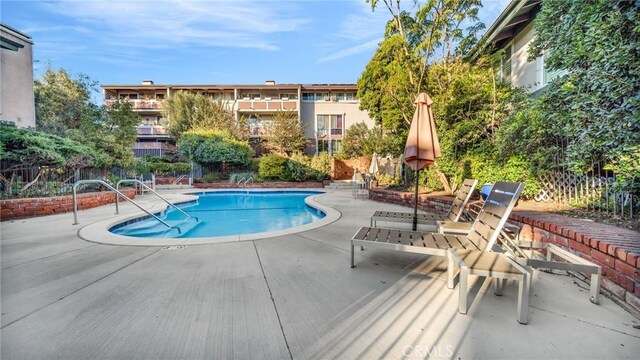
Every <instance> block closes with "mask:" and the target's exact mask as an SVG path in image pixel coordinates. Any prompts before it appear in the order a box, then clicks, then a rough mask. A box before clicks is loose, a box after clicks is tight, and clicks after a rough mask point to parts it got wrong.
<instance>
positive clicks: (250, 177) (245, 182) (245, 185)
mask: <svg viewBox="0 0 640 360" xmlns="http://www.w3.org/2000/svg"><path fill="white" fill-rule="evenodd" d="M249 181H251V184H253V175H249V177H248V178H247V180H245V181H244V184H243V185H244V186H243V188H245V189H246V188H247V183H248V182H249Z"/></svg>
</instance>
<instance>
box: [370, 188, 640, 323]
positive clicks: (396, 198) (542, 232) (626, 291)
mask: <svg viewBox="0 0 640 360" xmlns="http://www.w3.org/2000/svg"><path fill="white" fill-rule="evenodd" d="M369 198H370V199H371V200H375V201H380V202H386V203H392V204H397V205H402V206H407V207H413V203H414V199H415V198H414V196H413V194H411V193H403V192H398V191H392V190H386V189H371V190H370V191H369ZM452 202H453V197H449V196H429V195H420V196H419V197H418V208H419V209H421V210H425V211H430V212H436V213H441V214H444V213H446V211H447V210H448V209H449V206H450V204H451V203H452ZM469 206H472V207H475V208H476V210H478V209H479V206H480V205H479V204H478V203H475V204H474V203H472V204H471V205H469ZM509 222H510V223H514V224H517V225H520V227H521V231H520V239H522V240H526V241H539V242H548V243H552V244H556V245H558V246H561V247H562V248H564V249H567V250H569V251H571V252H572V253H575V254H577V255H579V256H580V257H582V258H584V259H586V260H589V261H592V262H594V263H596V264H598V265H600V266H601V267H602V274H603V279H602V287H604V288H605V289H607V290H608V291H610V292H611V294H612V295H613V296H615V297H616V298H617V299H618V300H619V301H623V302H625V303H626V304H628V305H629V306H631V307H632V308H633V309H635V310H636V311H638V312H640V270H639V269H640V233H638V232H636V231H632V230H628V229H624V228H618V227H614V226H610V225H605V224H599V223H594V222H591V221H587V220H583V219H573V218H570V217H566V216H562V215H556V214H551V213H545V212H537V211H514V212H513V213H512V214H511V216H509Z"/></svg>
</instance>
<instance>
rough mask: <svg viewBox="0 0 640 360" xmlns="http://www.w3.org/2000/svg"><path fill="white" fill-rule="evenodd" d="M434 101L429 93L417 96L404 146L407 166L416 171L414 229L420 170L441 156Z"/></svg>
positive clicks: (416, 223)
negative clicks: (432, 107) (434, 115)
mask: <svg viewBox="0 0 640 360" xmlns="http://www.w3.org/2000/svg"><path fill="white" fill-rule="evenodd" d="M431 103H433V101H432V100H431V98H430V97H429V95H427V94H425V93H420V94H419V95H418V96H417V97H416V101H415V104H416V112H415V113H414V114H413V121H411V128H410V129H409V135H408V136H407V144H406V145H405V147H404V156H403V157H402V161H404V163H405V164H407V166H409V167H410V168H411V169H412V170H415V171H416V190H415V202H414V207H413V230H416V228H417V226H418V181H419V176H418V171H420V170H422V169H424V168H425V167H428V166H430V165H433V163H434V162H435V161H436V159H437V158H439V157H440V155H441V154H440V143H439V142H438V136H437V135H436V122H435V121H434V120H433V113H432V112H431Z"/></svg>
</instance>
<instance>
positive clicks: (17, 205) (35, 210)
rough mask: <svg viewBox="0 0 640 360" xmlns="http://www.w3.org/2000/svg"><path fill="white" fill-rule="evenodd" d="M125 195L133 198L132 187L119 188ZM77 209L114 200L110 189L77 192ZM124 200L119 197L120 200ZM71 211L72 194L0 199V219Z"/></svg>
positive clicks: (109, 202) (133, 191) (88, 207)
mask: <svg viewBox="0 0 640 360" xmlns="http://www.w3.org/2000/svg"><path fill="white" fill-rule="evenodd" d="M120 191H122V192H123V193H124V194H125V195H127V196H128V197H129V198H131V199H133V198H134V197H135V196H136V190H135V189H134V188H125V189H121V190H120ZM77 199H78V209H80V210H82V209H90V208H94V207H98V206H102V205H106V204H111V203H113V202H114V201H115V195H114V194H113V193H112V192H110V191H101V192H92V193H84V194H78V198H77ZM122 201H126V200H124V199H122V198H120V202H122ZM70 211H73V196H72V195H65V196H54V197H48V198H27V199H11V200H0V220H2V221H4V220H10V219H21V218H28V217H33V216H43V215H53V214H59V213H65V212H70Z"/></svg>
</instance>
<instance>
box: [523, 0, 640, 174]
mask: <svg viewBox="0 0 640 360" xmlns="http://www.w3.org/2000/svg"><path fill="white" fill-rule="evenodd" d="M638 24H640V12H639V11H638V4H637V2H633V1H625V0H593V1H572V2H567V1H563V0H545V1H544V2H543V3H542V7H541V10H540V12H539V13H538V15H537V16H536V19H535V20H534V25H533V26H534V31H535V33H536V37H535V39H534V40H533V42H532V45H531V48H530V54H529V55H530V58H535V57H537V56H542V55H543V54H544V56H545V66H547V67H548V70H549V71H559V70H564V71H565V72H566V74H565V75H564V76H561V77H559V78H557V79H555V80H554V81H552V82H551V84H549V85H548V87H547V91H546V92H545V93H544V94H543V95H542V96H541V98H539V100H538V101H537V104H536V106H537V108H538V109H539V111H540V119H541V120H540V122H539V123H538V124H536V126H539V127H544V128H548V129H550V131H549V133H550V134H547V135H548V136H545V137H542V138H541V139H539V141H540V146H541V147H542V146H545V145H549V144H550V143H551V144H554V143H555V141H556V139H557V140H558V141H559V142H561V143H564V144H568V145H567V146H566V149H565V151H566V157H567V159H566V160H567V162H568V164H569V165H570V166H571V167H572V168H573V170H575V171H577V172H587V171H590V170H591V168H592V166H593V164H594V163H595V164H601V165H605V166H608V167H611V168H613V167H616V168H618V169H620V170H621V173H620V174H621V176H622V177H623V178H624V179H623V181H624V182H625V183H627V184H631V183H634V182H635V183H636V184H637V183H640V173H635V174H634V173H629V172H627V171H625V170H624V169H629V168H631V169H633V168H635V166H636V165H634V164H635V163H637V162H634V161H635V160H634V159H635V157H634V156H633V155H632V154H637V150H634V149H637V148H638V147H639V146H640V81H638V79H640V26H638ZM528 131H535V130H528ZM624 174H629V175H628V176H631V177H627V175H624ZM634 179H635V181H634Z"/></svg>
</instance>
